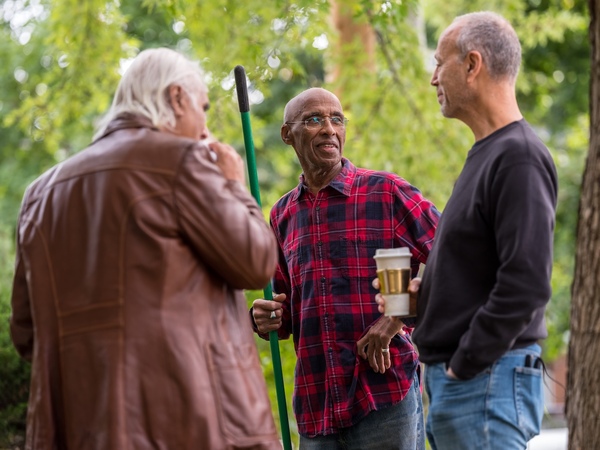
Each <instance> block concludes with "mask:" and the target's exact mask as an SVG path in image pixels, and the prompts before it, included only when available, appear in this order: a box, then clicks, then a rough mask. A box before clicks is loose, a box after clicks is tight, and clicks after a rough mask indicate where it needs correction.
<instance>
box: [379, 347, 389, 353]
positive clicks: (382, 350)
mask: <svg viewBox="0 0 600 450" xmlns="http://www.w3.org/2000/svg"><path fill="white" fill-rule="evenodd" d="M389 352H390V349H389V347H388V348H382V349H381V353H389Z"/></svg>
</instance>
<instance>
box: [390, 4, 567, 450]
mask: <svg viewBox="0 0 600 450" xmlns="http://www.w3.org/2000/svg"><path fill="white" fill-rule="evenodd" d="M435 58H436V61H437V66H436V68H435V72H434V74H433V77H432V79H431V84H432V85H433V86H435V87H436V90H437V97H438V102H439V103H440V105H441V111H442V114H443V115H444V116H445V117H448V118H456V119H459V120H460V121H462V122H464V123H465V124H466V125H468V126H469V128H471V130H472V131H473V134H474V135H475V144H474V145H473V147H472V148H471V149H470V150H469V152H468V154H467V159H466V161H465V165H464V167H463V170H462V173H461V174H460V176H459V178H458V180H457V181H456V184H455V186H454V190H453V192H452V195H451V197H450V199H449V201H448V203H447V205H446V208H445V209H444V211H443V213H442V218H441V221H440V223H439V226H438V229H437V231H436V235H435V242H434V244H433V249H432V253H431V254H430V255H429V259H428V261H427V268H426V270H425V275H424V277H423V280H422V283H421V284H420V288H419V281H420V280H418V279H416V280H413V283H412V285H411V290H412V291H413V292H415V291H417V290H419V291H420V292H419V299H418V319H417V325H416V328H415V332H414V335H413V337H414V341H415V343H416V344H417V348H418V351H419V354H420V358H421V361H422V362H424V363H425V364H426V369H425V383H426V389H427V393H428V395H429V402H430V403H429V414H428V418H427V436H428V439H429V442H430V444H431V447H432V449H434V450H442V449H452V450H455V449H461V450H464V449H477V450H480V449H488V450H489V449H502V450H506V449H511V450H513V449H524V448H526V446H527V441H528V440H530V439H531V438H532V437H534V436H535V435H536V434H538V433H539V429H540V426H541V419H542V413H543V393H542V380H541V378H542V369H541V367H542V363H541V360H540V359H539V358H540V352H541V348H540V346H539V345H538V341H539V340H540V339H544V338H545V337H546V336H547V331H546V325H545V322H544V310H545V308H546V304H547V303H548V300H549V299H550V295H551V288H550V277H551V269H552V242H553V232H554V220H555V207H556V196H557V179H556V169H555V167H554V163H553V161H552V158H551V156H550V153H549V152H548V149H547V148H546V147H545V146H544V144H543V143H542V142H541V141H540V140H539V138H538V137H537V136H536V135H535V133H534V132H533V130H532V129H531V127H530V126H529V124H528V123H527V122H526V121H525V120H524V119H523V116H522V115H521V113H520V111H519V107H518V105H517V101H516V95H515V80H516V78H517V74H518V71H519V65H520V61H521V48H520V44H519V40H518V38H517V35H516V33H515V31H514V30H513V28H512V27H511V26H510V24H509V23H508V22H507V21H506V20H505V19H504V18H502V17H500V16H498V15H497V14H494V13H489V12H480V13H472V14H467V15H464V16H460V17H458V18H456V19H455V20H454V22H453V23H452V24H451V25H450V26H449V27H448V28H447V29H446V30H445V31H444V33H443V34H442V35H441V37H440V39H439V42H438V47H437V50H436V54H435ZM378 302H379V303H380V305H381V304H382V303H383V301H382V298H381V296H380V295H378Z"/></svg>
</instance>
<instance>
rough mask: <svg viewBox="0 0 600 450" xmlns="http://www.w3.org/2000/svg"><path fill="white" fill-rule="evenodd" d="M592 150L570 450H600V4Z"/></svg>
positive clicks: (578, 277)
mask: <svg viewBox="0 0 600 450" xmlns="http://www.w3.org/2000/svg"><path fill="white" fill-rule="evenodd" d="M589 8H590V18H591V22H590V41H591V76H590V148H589V153H588V158H587V162H586V167H585V172H584V174H583V183H582V188H581V200H580V204H579V223H578V229H577V252H576V255H575V274H574V278H573V296H572V304H571V339H570V342H569V366H568V367H569V374H568V381H567V422H568V426H569V449H570V450H588V449H600V389H599V386H600V17H599V16H598V14H600V0H589Z"/></svg>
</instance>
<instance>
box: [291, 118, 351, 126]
mask: <svg viewBox="0 0 600 450" xmlns="http://www.w3.org/2000/svg"><path fill="white" fill-rule="evenodd" d="M326 119H329V122H330V123H331V125H332V126H333V127H334V128H344V127H345V126H346V124H347V123H348V119H346V118H345V117H339V116H333V117H329V116H323V117H321V116H311V117H309V118H308V119H306V120H301V121H299V122H286V123H288V124H291V123H303V124H304V126H305V127H306V128H312V129H317V128H323V127H324V126H325V120H326Z"/></svg>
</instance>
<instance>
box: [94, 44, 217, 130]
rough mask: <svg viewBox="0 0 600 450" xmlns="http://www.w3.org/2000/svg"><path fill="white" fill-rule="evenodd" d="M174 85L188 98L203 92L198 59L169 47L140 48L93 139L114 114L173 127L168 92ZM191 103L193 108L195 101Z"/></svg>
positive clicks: (158, 126)
mask: <svg viewBox="0 0 600 450" xmlns="http://www.w3.org/2000/svg"><path fill="white" fill-rule="evenodd" d="M173 84H177V85H178V86H181V88H182V90H183V91H184V92H185V93H186V94H187V95H188V96H190V98H197V97H198V96H199V95H200V94H201V93H202V92H206V85H205V84H204V81H203V74H202V70H201V69H200V66H199V65H198V63H197V62H194V61H191V60H189V59H187V58H186V57H185V56H183V55H182V54H180V53H178V52H176V51H174V50H170V49H168V48H154V49H148V50H144V51H142V52H141V53H140V54H139V55H138V56H137V57H136V58H135V59H134V60H133V62H132V63H131V65H130V66H129V67H128V68H127V70H126V71H125V73H124V74H123V77H122V78H121V81H120V82H119V86H118V87H117V91H116V92H115V97H114V99H113V102H112V105H111V107H110V109H109V111H108V113H107V114H106V115H105V116H104V118H103V119H102V121H101V122H100V125H99V127H98V131H97V132H96V134H95V136H94V139H97V138H98V137H100V136H101V135H102V134H103V133H104V132H105V130H106V127H107V126H108V124H109V123H110V122H111V121H112V120H113V119H114V118H115V117H117V116H119V115H121V114H125V113H130V114H135V115H141V116H144V117H146V118H148V119H150V121H151V122H152V124H153V125H154V126H156V127H157V128H172V127H174V126H175V113H174V111H173V108H172V107H171V105H170V103H169V92H168V89H169V87H170V86H172V85H173ZM191 103H192V105H193V106H194V107H196V104H197V102H195V101H192V102H191Z"/></svg>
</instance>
